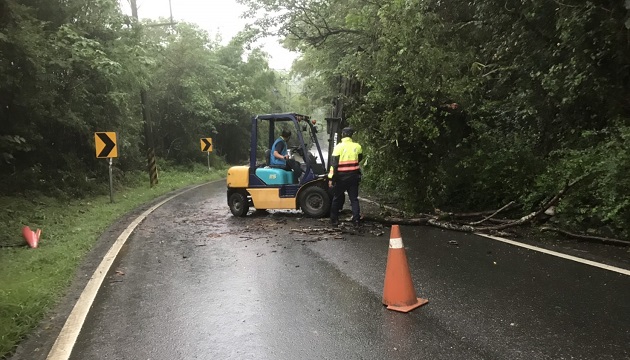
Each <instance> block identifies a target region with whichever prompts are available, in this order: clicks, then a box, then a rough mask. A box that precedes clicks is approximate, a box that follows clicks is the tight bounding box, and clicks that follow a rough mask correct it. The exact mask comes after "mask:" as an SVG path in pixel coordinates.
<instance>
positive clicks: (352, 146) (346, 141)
mask: <svg viewBox="0 0 630 360" xmlns="http://www.w3.org/2000/svg"><path fill="white" fill-rule="evenodd" d="M362 153H363V149H362V148H361V145H359V144H358V143H355V142H353V141H352V139H351V138H349V137H345V138H343V139H341V142H340V143H339V144H337V145H335V149H334V150H333V153H332V157H335V156H339V166H338V167H337V172H338V173H352V172H358V171H359V170H360V169H361V168H360V167H359V154H362ZM334 175H335V169H334V167H333V166H332V165H331V166H330V171H329V172H328V177H329V178H331V179H332V177H333V176H334Z"/></svg>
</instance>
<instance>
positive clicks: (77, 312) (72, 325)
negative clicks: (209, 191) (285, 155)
mask: <svg viewBox="0 0 630 360" xmlns="http://www.w3.org/2000/svg"><path fill="white" fill-rule="evenodd" d="M217 181H224V179H221V180H217ZM215 182H216V181H215ZM211 183H212V182H210V183H205V184H201V185H197V186H195V187H192V188H190V189H187V190H184V191H182V192H180V193H178V194H176V195H173V196H170V197H168V198H167V199H165V200H162V201H160V202H159V203H157V204H155V205H153V206H152V207H150V208H149V209H148V210H146V211H145V212H143V213H142V214H140V216H138V217H137V218H136V219H135V220H134V221H133V222H131V224H129V225H128V226H127V228H126V229H125V231H123V232H122V233H121V234H120V235H119V236H118V238H117V239H116V241H115V242H114V244H113V245H112V247H111V248H110V249H109V251H108V252H107V254H105V257H104V258H103V260H102V261H101V263H100V265H99V266H98V267H97V268H96V270H95V271H94V274H93V275H92V277H91V278H90V280H89V281H88V283H87V285H85V289H83V292H82V293H81V296H80V297H79V300H77V302H76V304H74V307H73V308H72V311H71V312H70V315H69V316H68V319H66V323H65V324H64V325H63V328H62V329H61V332H60V333H59V336H58V337H57V340H55V344H54V345H53V347H52V349H50V352H49V353H48V357H47V358H46V359H48V360H67V359H68V358H70V354H71V353H72V348H73V347H74V344H75V343H76V341H77V338H78V337H79V332H80V331H81V328H82V327H83V323H84V322H85V318H86V317H87V314H88V312H89V311H90V307H91V306H92V303H93V302H94V299H95V298H96V294H97V293H98V290H99V288H100V287H101V284H102V283H103V280H104V279H105V276H106V275H107V272H108V271H109V269H110V268H111V266H112V263H113V262H114V260H116V256H117V255H118V253H119V252H120V249H121V248H122V246H123V245H124V244H125V242H127V239H128V238H129V236H130V235H131V233H132V232H133V231H134V230H135V229H136V227H138V225H140V223H141V222H142V221H144V219H146V218H147V216H149V215H150V214H151V213H152V212H154V211H155V210H156V209H157V208H159V207H160V206H162V205H164V204H165V203H167V202H168V201H170V200H172V199H174V198H176V197H178V196H180V195H182V194H185V193H187V192H189V191H191V190H194V189H196V188H198V187H201V186H204V185H207V184H211Z"/></svg>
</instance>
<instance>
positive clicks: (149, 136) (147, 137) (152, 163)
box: [129, 0, 172, 187]
mask: <svg viewBox="0 0 630 360" xmlns="http://www.w3.org/2000/svg"><path fill="white" fill-rule="evenodd" d="M129 3H130V4H131V15H132V16H133V17H134V19H136V22H139V21H140V20H139V18H138V5H137V4H136V0H129ZM171 17H172V15H171ZM171 22H172V21H171ZM140 103H141V104H142V118H143V120H144V142H145V146H146V150H147V163H148V170H149V183H150V186H151V187H154V186H155V185H157V184H158V173H157V163H156V160H155V147H154V142H153V124H152V122H151V112H150V111H149V109H148V103H149V102H148V100H147V92H146V90H145V89H144V88H143V89H141V90H140Z"/></svg>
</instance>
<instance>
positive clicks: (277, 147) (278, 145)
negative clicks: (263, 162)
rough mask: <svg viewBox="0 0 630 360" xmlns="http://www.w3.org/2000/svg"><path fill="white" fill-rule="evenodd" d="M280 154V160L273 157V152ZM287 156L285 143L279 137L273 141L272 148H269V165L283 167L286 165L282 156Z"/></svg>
mask: <svg viewBox="0 0 630 360" xmlns="http://www.w3.org/2000/svg"><path fill="white" fill-rule="evenodd" d="M276 151H277V152H278V153H280V155H282V156H283V158H282V159H278V158H276V157H275V156H273V153H274V152H276ZM287 154H288V152H287V142H286V141H284V139H283V138H282V137H279V138H278V139H277V140H276V141H274V143H273V146H272V147H271V154H270V159H269V164H270V165H282V166H285V165H286V164H287V162H286V160H284V156H286V155H287Z"/></svg>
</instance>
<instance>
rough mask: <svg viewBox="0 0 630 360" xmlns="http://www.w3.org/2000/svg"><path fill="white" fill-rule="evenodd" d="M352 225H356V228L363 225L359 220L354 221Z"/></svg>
mask: <svg viewBox="0 0 630 360" xmlns="http://www.w3.org/2000/svg"><path fill="white" fill-rule="evenodd" d="M352 227H354V228H355V229H358V228H359V227H361V224H360V223H359V222H358V221H353V222H352Z"/></svg>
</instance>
